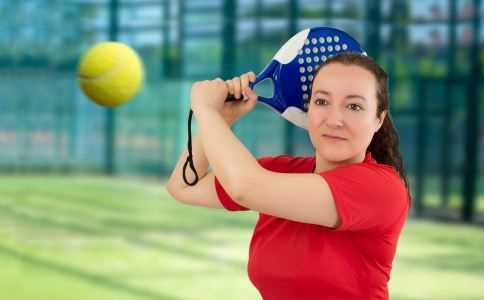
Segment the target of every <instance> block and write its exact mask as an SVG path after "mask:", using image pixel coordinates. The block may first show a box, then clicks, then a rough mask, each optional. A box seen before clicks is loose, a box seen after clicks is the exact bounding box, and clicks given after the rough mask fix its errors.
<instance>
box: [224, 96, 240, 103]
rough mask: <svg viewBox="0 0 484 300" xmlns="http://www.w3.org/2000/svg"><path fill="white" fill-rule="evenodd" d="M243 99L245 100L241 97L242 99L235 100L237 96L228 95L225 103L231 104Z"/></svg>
mask: <svg viewBox="0 0 484 300" xmlns="http://www.w3.org/2000/svg"><path fill="white" fill-rule="evenodd" d="M242 99H243V97H241V98H235V96H234V95H228V97H227V99H225V102H230V101H240V100H242Z"/></svg>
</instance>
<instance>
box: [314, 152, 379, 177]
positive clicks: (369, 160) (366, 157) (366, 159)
mask: <svg viewBox="0 0 484 300" xmlns="http://www.w3.org/2000/svg"><path fill="white" fill-rule="evenodd" d="M366 162H376V161H375V159H374V158H373V157H372V155H371V152H370V151H368V152H366V154H365V158H364V159H363V161H362V163H366ZM311 166H312V170H311V173H314V171H315V170H316V156H313V157H311Z"/></svg>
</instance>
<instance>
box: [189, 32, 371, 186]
mask: <svg viewBox="0 0 484 300" xmlns="http://www.w3.org/2000/svg"><path fill="white" fill-rule="evenodd" d="M341 52H356V53H361V54H362V55H366V52H364V51H363V49H362V48H361V46H360V44H359V43H358V42H357V41H356V40H355V39H354V38H353V37H351V36H350V35H349V34H347V33H346V32H344V31H342V30H339V29H336V28H331V27H312V28H307V29H304V30H302V31H300V32H298V33H296V34H295V35H294V36H292V37H291V38H290V39H289V40H288V41H287V42H286V43H285V44H284V45H283V46H282V47H281V48H280V49H279V51H277V53H276V55H275V56H274V57H273V58H272V60H271V61H270V62H269V64H268V65H267V66H266V67H265V68H264V69H263V70H262V72H260V73H259V74H258V75H257V76H256V80H255V81H254V82H253V83H250V88H251V89H253V88H254V87H255V85H257V84H258V83H260V82H262V81H264V80H266V79H270V80H272V83H273V84H272V85H273V92H272V97H271V98H265V97H262V96H259V97H258V99H257V101H260V102H262V103H264V104H265V105H267V106H269V108H271V109H273V110H275V111H276V112H277V113H279V114H280V115H281V116H282V117H283V118H285V119H286V120H288V121H289V122H291V123H293V124H294V125H296V126H299V127H302V128H305V129H306V128H307V106H308V102H309V98H310V97H311V88H312V81H313V79H314V73H315V71H316V70H317V69H318V68H319V66H320V65H321V64H322V63H324V62H325V61H326V60H327V59H328V58H330V57H332V56H333V55H335V54H338V53H341ZM240 100H241V99H235V98H234V97H233V96H232V95H230V96H229V97H228V98H227V100H226V101H240ZM192 114H193V112H192V111H191V110H190V115H189V117H188V157H187V161H186V162H185V164H184V166H183V180H184V181H185V183H186V184H188V185H191V186H193V185H195V184H196V183H197V182H198V174H197V172H196V170H195V166H194V165H193V156H192V143H191V119H192ZM188 164H190V168H191V169H192V170H193V172H194V174H195V180H194V181H193V182H192V183H189V182H188V181H187V178H186V175H185V171H186V167H187V165H188Z"/></svg>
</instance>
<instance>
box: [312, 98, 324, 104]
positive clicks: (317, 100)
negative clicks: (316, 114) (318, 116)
mask: <svg viewBox="0 0 484 300" xmlns="http://www.w3.org/2000/svg"><path fill="white" fill-rule="evenodd" d="M314 103H316V104H318V105H319V104H324V103H326V100H325V99H316V100H314Z"/></svg>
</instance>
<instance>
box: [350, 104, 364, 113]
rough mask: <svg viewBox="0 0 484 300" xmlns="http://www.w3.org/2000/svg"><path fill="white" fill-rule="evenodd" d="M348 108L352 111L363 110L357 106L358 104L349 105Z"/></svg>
mask: <svg viewBox="0 0 484 300" xmlns="http://www.w3.org/2000/svg"><path fill="white" fill-rule="evenodd" d="M349 107H350V109H351V110H353V111H360V110H362V109H363V108H362V107H361V106H359V105H358V104H354V103H352V104H350V105H349Z"/></svg>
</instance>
